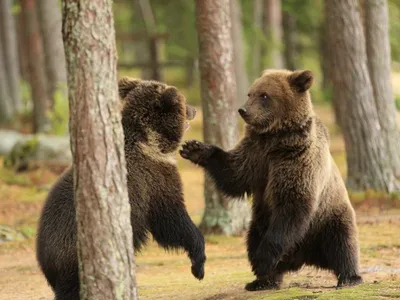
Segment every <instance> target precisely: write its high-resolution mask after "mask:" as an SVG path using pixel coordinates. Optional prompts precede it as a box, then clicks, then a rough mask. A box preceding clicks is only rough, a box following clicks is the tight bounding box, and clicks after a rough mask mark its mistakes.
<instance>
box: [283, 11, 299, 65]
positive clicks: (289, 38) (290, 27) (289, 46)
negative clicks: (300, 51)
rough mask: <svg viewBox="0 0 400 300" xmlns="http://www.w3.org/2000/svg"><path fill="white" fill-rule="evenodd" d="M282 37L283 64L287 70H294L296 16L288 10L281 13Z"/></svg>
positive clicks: (295, 59)
mask: <svg viewBox="0 0 400 300" xmlns="http://www.w3.org/2000/svg"><path fill="white" fill-rule="evenodd" d="M283 39H284V42H285V47H284V48H285V51H284V55H285V64H286V67H287V68H288V69H289V70H296V69H297V68H296V61H297V29H296V17H295V16H293V15H292V14H290V13H289V12H284V13H283Z"/></svg>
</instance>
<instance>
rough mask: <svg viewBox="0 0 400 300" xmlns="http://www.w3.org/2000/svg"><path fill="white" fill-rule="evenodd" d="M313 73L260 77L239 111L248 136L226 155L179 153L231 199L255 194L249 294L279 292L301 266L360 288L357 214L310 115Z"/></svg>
mask: <svg viewBox="0 0 400 300" xmlns="http://www.w3.org/2000/svg"><path fill="white" fill-rule="evenodd" d="M312 82H313V76H312V73H311V72H310V71H297V72H290V71H277V70H270V71H265V72H264V74H263V75H262V76H261V77H260V78H258V79H257V80H256V81H255V82H254V83H253V85H252V86H251V87H250V89H249V94H248V97H249V98H248V101H247V103H246V104H245V105H244V106H243V107H242V108H240V109H239V113H240V115H241V116H242V118H243V119H244V121H245V122H246V123H247V128H246V135H245V137H244V139H243V140H242V141H241V142H240V144H239V145H238V146H237V147H236V148H234V149H233V150H231V151H228V152H225V151H224V150H222V149H220V148H218V147H215V146H212V145H206V144H203V143H200V142H198V141H189V142H187V143H186V144H185V145H184V146H183V149H182V150H181V155H182V157H184V158H187V159H189V160H191V161H192V162H194V163H195V164H199V165H200V166H202V167H204V168H205V170H206V171H207V172H208V173H209V174H210V175H211V177H212V178H213V179H214V181H215V183H216V185H217V187H218V188H219V189H220V190H222V191H223V192H224V193H226V194H227V195H230V196H232V197H239V196H243V195H244V194H245V193H248V194H252V195H253V217H252V222H251V225H250V229H249V232H248V238H247V247H248V257H249V260H250V263H251V265H252V269H253V272H254V274H255V275H256V276H257V279H256V280H255V281H253V282H251V283H248V284H247V285H246V289H247V290H249V291H254V290H262V289H274V288H278V287H279V285H280V283H281V282H282V278H283V275H284V274H285V273H286V272H288V271H295V270H298V269H299V268H300V267H301V266H303V265H304V264H306V265H313V266H317V267H319V268H322V269H328V270H332V271H333V272H334V273H335V275H336V276H337V279H338V287H340V286H343V285H354V284H358V283H360V282H362V279H361V277H360V275H359V246H358V240H357V228H356V221H355V214H354V210H353V208H352V206H351V204H350V201H349V198H348V195H347V191H346V188H345V185H344V183H343V180H342V178H341V176H340V174H339V171H338V169H337V167H336V164H335V162H334V161H333V159H332V157H331V155H330V152H329V140H328V139H329V137H328V131H327V129H326V127H325V126H324V125H323V124H322V123H321V121H320V120H319V119H318V118H317V117H316V116H315V114H314V111H313V107H312V104H311V99H310V95H309V92H308V89H309V88H310V87H311V85H312Z"/></svg>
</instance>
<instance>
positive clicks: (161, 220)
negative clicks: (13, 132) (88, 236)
mask: <svg viewBox="0 0 400 300" xmlns="http://www.w3.org/2000/svg"><path fill="white" fill-rule="evenodd" d="M119 93H120V96H121V98H122V101H123V103H122V104H123V105H122V106H123V109H122V125H123V129H124V134H125V155H126V162H127V171H128V175H127V177H128V191H129V200H130V204H131V205H132V215H131V223H132V225H133V226H132V227H133V239H134V247H135V250H139V249H140V248H141V246H142V245H144V244H145V243H146V240H147V234H148V232H149V231H150V232H151V234H152V235H153V237H154V239H155V240H156V241H157V242H158V244H159V245H161V246H162V247H164V248H166V249H179V248H182V249H184V250H185V251H186V252H187V253H188V255H189V258H190V260H191V262H192V273H193V275H194V276H195V277H196V278H198V279H202V278H203V277H204V262H205V259H206V257H205V253H204V238H203V236H202V234H201V233H200V231H199V230H198V229H197V227H196V226H195V225H194V224H193V222H192V221H191V219H190V217H189V215H188V213H187V211H186V208H185V204H184V200H183V192H182V183H181V179H180V176H179V173H178V169H177V167H176V164H175V157H174V155H175V152H176V150H177V148H178V146H179V144H180V141H181V139H182V136H183V133H184V131H185V129H187V125H188V124H187V123H188V122H187V120H192V119H193V118H194V117H195V114H196V111H195V109H194V108H192V107H190V106H189V105H187V104H186V100H185V98H184V96H183V95H182V94H181V93H179V91H178V90H177V89H176V88H175V87H170V86H167V85H165V84H162V83H159V82H154V81H141V80H136V79H130V78H123V79H121V80H120V81H119ZM72 174H73V172H72V170H71V169H70V170H68V171H67V172H66V173H65V174H64V175H63V176H62V177H61V178H60V179H59V181H58V182H57V183H56V184H55V186H54V187H53V189H52V190H51V192H50V194H49V196H48V198H47V200H46V203H45V206H44V209H43V212H42V216H41V218H40V224H39V231H38V239H37V258H38V261H39V264H40V267H41V269H42V271H43V273H44V274H45V276H46V279H47V281H48V282H49V284H50V285H51V287H52V288H53V290H54V292H55V294H56V299H57V300H61V299H68V300H74V299H79V278H78V260H77V249H76V224H75V206H74V198H73V197H74V191H73V176H72Z"/></svg>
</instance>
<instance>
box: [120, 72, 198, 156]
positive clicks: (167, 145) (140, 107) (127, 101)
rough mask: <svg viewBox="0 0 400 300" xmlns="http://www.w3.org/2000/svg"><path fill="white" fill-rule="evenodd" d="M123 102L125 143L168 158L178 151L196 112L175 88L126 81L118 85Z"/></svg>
mask: <svg viewBox="0 0 400 300" xmlns="http://www.w3.org/2000/svg"><path fill="white" fill-rule="evenodd" d="M118 90H119V96H120V98H121V99H122V126H123V128H124V134H125V141H126V142H129V141H133V142H140V143H145V144H147V145H149V146H151V147H157V148H158V150H159V151H160V152H161V153H164V154H167V153H172V152H174V151H176V150H177V148H178V147H179V144H180V142H181V139H182V137H183V134H184V132H185V131H186V129H188V127H189V121H190V120H193V119H194V117H195V116H196V109H195V108H193V107H191V106H190V105H188V104H187V103H186V99H185V97H184V96H183V95H182V94H181V93H180V92H179V91H178V89H177V88H175V87H173V86H169V85H166V84H164V83H161V82H157V81H151V80H141V79H135V78H129V77H123V78H121V79H120V80H119V81H118Z"/></svg>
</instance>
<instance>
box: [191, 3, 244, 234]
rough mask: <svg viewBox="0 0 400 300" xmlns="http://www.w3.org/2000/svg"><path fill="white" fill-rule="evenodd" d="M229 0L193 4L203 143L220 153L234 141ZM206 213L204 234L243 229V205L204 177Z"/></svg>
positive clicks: (235, 120)
mask: <svg viewBox="0 0 400 300" xmlns="http://www.w3.org/2000/svg"><path fill="white" fill-rule="evenodd" d="M229 10H230V8H229V0H221V1H214V0H197V1H196V27H197V32H198V39H199V50H200V51H199V54H200V61H199V66H200V77H201V99H202V107H203V124H204V127H203V135H204V141H205V142H206V143H209V144H213V145H217V146H219V147H221V148H223V149H226V150H227V149H230V148H233V146H234V145H235V143H236V141H237V137H238V121H237V120H238V119H237V115H236V110H235V109H234V107H235V103H236V101H235V98H236V95H237V94H236V79H235V68H234V61H233V53H234V52H233V43H232V36H231V26H232V23H231V19H230V12H229ZM204 195H205V201H206V209H205V212H204V215H203V219H202V222H201V224H200V229H201V230H202V231H203V232H205V233H211V232H213V233H223V234H227V235H231V234H238V233H241V232H243V230H245V229H247V226H248V221H249V219H250V208H249V204H248V203H247V201H235V200H232V199H228V198H227V197H225V196H224V195H223V194H222V193H220V192H219V191H217V190H216V188H215V186H214V184H213V182H212V180H211V178H209V177H208V176H206V177H205V187H204Z"/></svg>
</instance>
